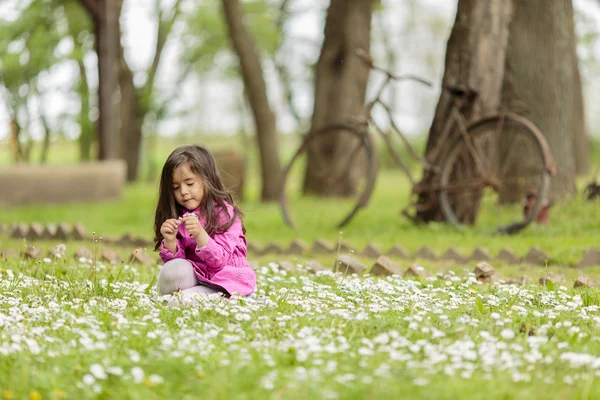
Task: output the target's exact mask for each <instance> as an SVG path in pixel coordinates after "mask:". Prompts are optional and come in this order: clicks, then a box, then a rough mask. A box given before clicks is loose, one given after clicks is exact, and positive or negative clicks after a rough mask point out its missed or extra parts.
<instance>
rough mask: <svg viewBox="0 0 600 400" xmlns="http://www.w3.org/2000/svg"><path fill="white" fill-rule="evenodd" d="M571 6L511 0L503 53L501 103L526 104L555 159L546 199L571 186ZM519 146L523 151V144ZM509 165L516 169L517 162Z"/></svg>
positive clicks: (559, 0)
mask: <svg viewBox="0 0 600 400" xmlns="http://www.w3.org/2000/svg"><path fill="white" fill-rule="evenodd" d="M571 7H572V4H571V0H515V17H514V19H513V21H512V23H511V25H510V35H509V43H508V49H507V56H506V73H505V79H504V93H503V102H504V104H505V105H506V106H507V107H509V108H512V107H513V105H514V104H516V103H521V104H525V105H526V106H527V108H528V110H527V112H526V113H524V114H525V115H526V117H527V118H528V119H530V120H531V121H532V122H533V123H534V124H535V125H537V127H538V128H539V129H540V130H541V131H542V132H543V133H544V135H545V136H546V139H547V140H548V143H549V145H550V148H551V150H552V153H553V156H554V160H555V162H556V166H557V173H556V175H555V176H554V177H553V178H552V181H551V187H550V194H549V198H550V201H551V202H554V201H559V200H561V199H564V198H565V197H566V196H569V195H573V194H575V191H576V188H575V160H574V154H575V150H574V146H573V141H574V140H573V136H574V134H573V129H574V124H573V120H574V114H573V108H574V104H573V103H574V101H575V96H574V72H573V65H574V63H573V57H574V56H573V54H572V53H573V51H575V49H573V46H572V45H573V39H572V35H573V32H571V31H572V29H573V24H572V23H570V22H569V9H570V8H571ZM571 12H572V11H571ZM520 108H522V107H520ZM515 111H518V110H515ZM519 151H520V152H521V154H520V155H521V157H527V156H528V153H527V149H526V148H522V149H519ZM521 165H522V164H521ZM511 168H514V170H515V171H518V170H519V164H518V163H517V165H513V166H511ZM513 173H514V172H513ZM516 193H517V192H516V191H515V190H513V189H512V188H507V190H506V192H505V193H504V196H505V197H506V198H509V199H512V200H519V199H520V198H521V197H522V196H520V195H521V194H519V196H518V197H517V198H515V196H514V195H515V194H516Z"/></svg>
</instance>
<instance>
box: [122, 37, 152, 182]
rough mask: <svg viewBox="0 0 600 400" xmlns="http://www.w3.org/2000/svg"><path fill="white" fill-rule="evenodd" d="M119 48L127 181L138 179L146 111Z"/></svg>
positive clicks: (123, 144) (123, 152) (123, 151)
mask: <svg viewBox="0 0 600 400" xmlns="http://www.w3.org/2000/svg"><path fill="white" fill-rule="evenodd" d="M118 46H119V64H118V65H119V87H120V88H121V109H120V112H121V114H120V117H121V143H120V154H121V158H123V159H124V160H125V164H126V165H127V181H128V182H133V181H135V180H136V179H137V175H138V168H139V164H140V149H141V146H142V125H143V123H144V116H145V114H146V110H145V109H144V110H143V109H141V105H140V101H139V94H138V91H137V89H136V87H135V85H134V83H133V73H132V72H131V69H130V68H129V65H128V64H127V61H126V60H125V51H124V49H123V45H122V44H121V42H120V35H119V40H118Z"/></svg>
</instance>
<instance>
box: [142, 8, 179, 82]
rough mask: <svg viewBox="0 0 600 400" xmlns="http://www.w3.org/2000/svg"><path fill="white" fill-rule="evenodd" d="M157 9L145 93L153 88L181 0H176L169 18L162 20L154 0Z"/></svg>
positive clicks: (161, 13) (159, 9) (160, 11)
mask: <svg viewBox="0 0 600 400" xmlns="http://www.w3.org/2000/svg"><path fill="white" fill-rule="evenodd" d="M156 2H157V3H156V4H157V9H158V29H157V31H156V49H155V51H154V59H153V60H152V64H151V65H150V69H149V71H148V80H147V81H146V86H145V90H146V93H150V92H151V91H152V89H153V88H154V79H155V78H156V71H157V70H158V66H159V65H160V59H161V56H162V52H163V49H164V47H165V44H166V43H167V39H168V37H169V34H170V33H171V30H172V29H173V25H174V24H175V21H176V20H177V17H178V16H179V14H180V13H181V0H177V1H176V2H175V5H174V7H173V15H171V18H170V19H168V20H166V21H164V20H163V12H162V10H161V8H160V5H159V2H160V0H156Z"/></svg>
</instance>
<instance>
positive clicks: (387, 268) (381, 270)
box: [371, 256, 403, 276]
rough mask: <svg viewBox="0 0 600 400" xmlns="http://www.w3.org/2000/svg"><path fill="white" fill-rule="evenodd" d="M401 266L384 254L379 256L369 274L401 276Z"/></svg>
mask: <svg viewBox="0 0 600 400" xmlns="http://www.w3.org/2000/svg"><path fill="white" fill-rule="evenodd" d="M402 273H403V272H402V267H400V265H398V264H396V263H395V262H393V261H392V260H390V259H389V258H388V257H386V256H379V257H378V258H377V261H375V264H373V267H372V268H371V274H372V275H377V276H386V275H400V276H402Z"/></svg>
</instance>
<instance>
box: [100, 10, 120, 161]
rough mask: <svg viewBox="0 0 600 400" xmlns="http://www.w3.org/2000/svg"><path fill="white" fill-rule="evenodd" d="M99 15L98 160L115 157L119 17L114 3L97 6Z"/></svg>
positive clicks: (117, 155) (116, 155) (116, 145)
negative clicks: (99, 9)
mask: <svg viewBox="0 0 600 400" xmlns="http://www.w3.org/2000/svg"><path fill="white" fill-rule="evenodd" d="M97 4H98V5H99V7H100V8H101V9H102V10H101V13H102V16H103V17H101V18H99V19H96V51H97V53H98V107H99V117H98V158H99V159H100V160H108V159H113V158H118V157H119V142H118V137H119V136H118V129H117V127H118V102H117V99H116V96H117V91H118V79H117V57H118V48H117V46H116V43H117V41H116V36H117V35H118V32H119V29H120V28H119V15H118V10H117V7H116V5H115V0H102V1H99V2H98V3H97Z"/></svg>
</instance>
